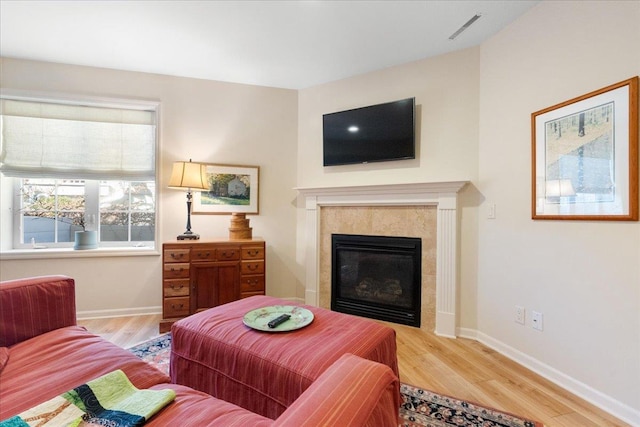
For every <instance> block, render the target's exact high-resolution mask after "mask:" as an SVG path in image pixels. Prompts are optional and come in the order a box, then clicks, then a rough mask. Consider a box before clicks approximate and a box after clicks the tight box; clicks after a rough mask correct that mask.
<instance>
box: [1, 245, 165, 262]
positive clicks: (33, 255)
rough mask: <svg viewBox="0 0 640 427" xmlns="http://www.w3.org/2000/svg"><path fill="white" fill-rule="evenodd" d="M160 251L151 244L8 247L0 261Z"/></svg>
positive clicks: (97, 256)
mask: <svg viewBox="0 0 640 427" xmlns="http://www.w3.org/2000/svg"><path fill="white" fill-rule="evenodd" d="M159 255H160V251H158V250H157V249H156V248H154V247H151V246H144V247H113V248H98V249H86V250H74V249H73V248H43V249H31V248H29V249H10V250H4V251H1V252H0V261H4V260H12V259H53V258H105V257H121V256H159Z"/></svg>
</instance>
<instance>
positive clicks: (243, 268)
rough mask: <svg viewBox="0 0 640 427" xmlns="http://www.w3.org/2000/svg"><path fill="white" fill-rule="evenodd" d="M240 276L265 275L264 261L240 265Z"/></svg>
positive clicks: (246, 262) (247, 262) (244, 262)
mask: <svg viewBox="0 0 640 427" xmlns="http://www.w3.org/2000/svg"><path fill="white" fill-rule="evenodd" d="M240 274H242V275H243V276H244V275H246V274H264V261H262V260H260V261H242V263H240Z"/></svg>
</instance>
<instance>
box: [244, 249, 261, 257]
mask: <svg viewBox="0 0 640 427" xmlns="http://www.w3.org/2000/svg"><path fill="white" fill-rule="evenodd" d="M247 252H248V253H249V256H256V255H258V253H259V252H260V251H258V250H257V249H256V250H254V251H251V250H250V251H247Z"/></svg>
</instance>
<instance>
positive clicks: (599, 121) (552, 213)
mask: <svg viewBox="0 0 640 427" xmlns="http://www.w3.org/2000/svg"><path fill="white" fill-rule="evenodd" d="M531 131H532V168H531V170H532V187H533V188H532V218H533V219H573V220H620V221H637V220H638V77H637V76H636V77H633V78H631V79H628V80H625V81H622V82H620V83H616V84H613V85H610V86H607V87H605V88H602V89H599V90H596V91H594V92H591V93H588V94H586V95H582V96H580V97H578V98H574V99H570V100H568V101H565V102H563V103H561V104H558V105H554V106H552V107H549V108H545V109H544V110H540V111H537V112H535V113H533V114H532V115H531Z"/></svg>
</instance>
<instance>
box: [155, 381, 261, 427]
mask: <svg viewBox="0 0 640 427" xmlns="http://www.w3.org/2000/svg"><path fill="white" fill-rule="evenodd" d="M167 388H170V389H173V390H175V391H176V398H175V400H174V401H173V402H171V404H170V405H169V406H167V407H166V408H164V409H163V410H162V411H161V412H160V413H159V414H158V415H157V416H155V417H153V418H151V420H149V422H148V423H146V424H145V427H167V426H194V427H205V426H217V427H221V426H224V427H268V426H272V425H273V420H272V419H269V418H266V417H263V416H260V415H258V414H254V413H252V412H249V411H247V410H246V409H243V408H240V407H239V406H236V405H234V404H232V403H229V402H225V401H224V400H220V399H215V398H213V397H211V396H209V395H208V394H206V393H203V392H201V391H197V390H193V389H192V388H189V387H185V386H181V385H177V384H159V385H156V386H153V387H151V389H152V390H163V389H167Z"/></svg>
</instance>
